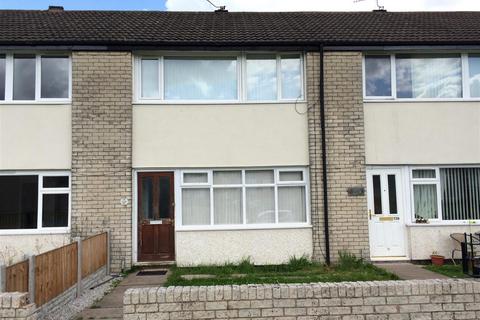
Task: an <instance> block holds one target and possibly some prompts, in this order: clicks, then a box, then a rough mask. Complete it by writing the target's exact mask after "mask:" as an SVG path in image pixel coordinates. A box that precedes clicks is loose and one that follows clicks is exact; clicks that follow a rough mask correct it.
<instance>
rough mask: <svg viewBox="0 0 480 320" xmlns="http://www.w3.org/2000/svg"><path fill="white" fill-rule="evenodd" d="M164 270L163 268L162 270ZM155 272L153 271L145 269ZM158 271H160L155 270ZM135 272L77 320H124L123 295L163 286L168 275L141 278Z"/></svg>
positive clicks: (84, 311) (83, 312)
mask: <svg viewBox="0 0 480 320" xmlns="http://www.w3.org/2000/svg"><path fill="white" fill-rule="evenodd" d="M162 269H163V268H162ZM145 270H153V269H143V270H140V271H145ZM154 270H158V269H154ZM140 271H135V272H133V273H131V274H129V275H128V276H127V277H126V278H124V279H123V280H122V281H121V282H120V283H119V284H118V285H117V286H116V287H115V288H114V289H113V290H112V291H111V292H110V293H108V294H106V295H105V296H104V297H103V298H102V299H101V300H100V301H98V302H97V303H95V304H94V305H93V306H92V307H90V308H89V309H85V310H83V311H82V313H81V314H80V315H78V317H77V318H76V320H90V319H123V294H124V293H125V291H126V290H127V289H129V288H138V287H158V286H162V285H163V284H164V283H165V281H166V280H167V277H168V273H167V274H165V275H143V276H140V275H138V273H139V272H140Z"/></svg>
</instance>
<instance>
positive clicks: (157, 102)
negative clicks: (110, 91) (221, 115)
mask: <svg viewBox="0 0 480 320" xmlns="http://www.w3.org/2000/svg"><path fill="white" fill-rule="evenodd" d="M132 103H133V104H134V105H192V106H193V105H249V104H299V103H307V101H306V100H298V101H296V100H281V101H278V100H273V101H272V100H270V101H218V100H213V101H165V100H137V101H133V102H132Z"/></svg>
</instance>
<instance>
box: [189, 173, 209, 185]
mask: <svg viewBox="0 0 480 320" xmlns="http://www.w3.org/2000/svg"><path fill="white" fill-rule="evenodd" d="M183 182H184V183H207V182H208V174H207V173H206V172H189V173H184V174H183Z"/></svg>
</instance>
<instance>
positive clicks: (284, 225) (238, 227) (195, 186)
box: [175, 167, 311, 231]
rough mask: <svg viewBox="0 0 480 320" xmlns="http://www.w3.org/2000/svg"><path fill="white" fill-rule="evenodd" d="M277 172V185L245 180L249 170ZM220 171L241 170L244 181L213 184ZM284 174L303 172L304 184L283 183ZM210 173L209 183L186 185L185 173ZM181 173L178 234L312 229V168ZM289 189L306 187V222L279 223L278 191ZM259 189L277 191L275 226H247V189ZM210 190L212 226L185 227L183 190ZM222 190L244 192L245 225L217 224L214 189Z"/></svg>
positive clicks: (243, 212) (295, 182) (211, 170)
mask: <svg viewBox="0 0 480 320" xmlns="http://www.w3.org/2000/svg"><path fill="white" fill-rule="evenodd" d="M265 170H272V171H273V183H265V184H247V183H246V179H245V173H246V171H265ZM214 171H215V172H217V171H241V175H242V182H241V183H240V184H226V185H223V184H217V185H214V184H213V172H214ZM283 171H302V174H303V181H282V182H280V181H279V172H283ZM205 172H208V176H209V184H193V183H187V184H185V183H184V182H183V174H184V173H205ZM179 174H180V178H179V181H180V185H179V186H177V187H176V188H175V190H176V191H175V192H176V194H178V198H177V199H178V200H177V202H179V205H178V206H177V207H176V209H177V212H176V216H177V217H176V219H175V229H176V230H177V231H201V230H255V229H285V228H288V229H290V228H309V227H311V222H310V186H309V176H308V168H306V167H295V168H272V167H270V168H268V167H267V168H263V167H262V168H219V169H208V170H206V169H199V170H179ZM289 186H300V187H304V188H305V210H306V212H305V214H306V217H305V220H306V221H305V222H295V223H292V222H279V220H278V188H279V187H280V188H281V187H289ZM255 187H257V188H258V187H270V188H274V197H275V222H274V223H263V224H260V223H259V224H254V223H247V216H246V189H248V188H255ZM206 188H210V224H209V225H186V226H185V225H183V223H182V218H183V217H182V200H181V199H182V191H183V189H206ZM218 188H241V189H242V223H241V224H215V217H214V207H215V205H214V199H213V190H214V189H218Z"/></svg>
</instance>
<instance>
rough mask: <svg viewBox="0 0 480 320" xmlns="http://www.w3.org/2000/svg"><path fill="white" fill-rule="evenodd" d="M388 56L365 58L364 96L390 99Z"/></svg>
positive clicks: (390, 77)
mask: <svg viewBox="0 0 480 320" xmlns="http://www.w3.org/2000/svg"><path fill="white" fill-rule="evenodd" d="M390 64H391V61H390V56H370V57H366V58H365V77H366V80H365V86H366V95H367V96H372V97H390V96H391V95H392V89H391V88H392V76H391V65H390Z"/></svg>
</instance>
